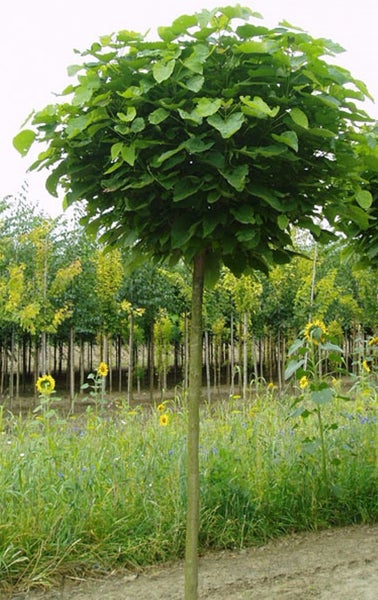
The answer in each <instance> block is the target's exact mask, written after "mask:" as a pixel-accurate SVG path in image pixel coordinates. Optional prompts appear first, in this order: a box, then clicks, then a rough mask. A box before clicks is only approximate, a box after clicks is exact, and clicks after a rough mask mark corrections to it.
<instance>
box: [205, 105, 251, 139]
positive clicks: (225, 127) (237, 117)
mask: <svg viewBox="0 0 378 600" xmlns="http://www.w3.org/2000/svg"><path fill="white" fill-rule="evenodd" d="M244 121H245V117H244V115H243V113H241V112H236V113H232V114H231V115H230V116H229V117H228V118H226V119H225V120H224V119H222V117H221V116H220V115H212V116H211V117H208V119H207V122H208V123H209V125H211V126H212V127H214V129H217V130H218V131H219V133H220V134H221V136H222V138H223V139H228V138H230V137H232V136H233V135H234V133H236V132H237V131H239V129H240V128H241V126H242V125H243V123H244Z"/></svg>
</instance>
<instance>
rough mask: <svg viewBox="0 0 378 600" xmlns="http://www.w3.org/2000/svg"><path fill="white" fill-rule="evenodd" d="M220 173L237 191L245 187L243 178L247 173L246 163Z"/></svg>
mask: <svg viewBox="0 0 378 600" xmlns="http://www.w3.org/2000/svg"><path fill="white" fill-rule="evenodd" d="M220 173H221V175H223V177H224V178H225V179H226V180H227V181H228V183H229V184H230V185H231V186H232V187H233V188H235V190H237V191H238V192H242V191H243V190H244V188H245V180H246V177H247V175H248V165H239V166H238V167H236V168H235V169H232V171H231V170H227V171H220Z"/></svg>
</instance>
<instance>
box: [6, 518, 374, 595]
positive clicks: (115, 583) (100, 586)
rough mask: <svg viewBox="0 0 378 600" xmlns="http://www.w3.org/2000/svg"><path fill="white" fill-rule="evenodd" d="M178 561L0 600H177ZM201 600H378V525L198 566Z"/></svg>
mask: <svg viewBox="0 0 378 600" xmlns="http://www.w3.org/2000/svg"><path fill="white" fill-rule="evenodd" d="M183 589H184V564H183V562H182V561H180V562H177V563H172V564H166V565H159V566H154V567H149V568H147V569H144V570H141V571H140V572H139V573H135V572H130V571H118V572H115V573H112V574H110V575H107V576H102V577H98V578H97V579H93V578H89V579H87V580H85V581H79V580H76V581H75V580H73V579H68V578H66V579H65V580H63V581H62V583H61V585H60V586H59V587H57V588H55V589H52V590H49V591H47V592H45V593H42V592H28V593H26V592H25V593H18V594H16V595H6V596H2V597H1V598H2V600H181V599H182V598H183ZM199 597H200V600H257V599H258V600H274V599H275V598H278V599H279V600H312V599H314V598H317V599H320V600H377V599H378V524H377V525H363V526H354V527H346V528H340V529H329V530H325V531H321V532H311V533H305V534H295V535H290V536H287V537H284V538H281V539H280V540H276V541H273V542H269V543H268V544H266V545H264V546H261V547H258V548H256V547H255V548H249V549H247V550H242V551H222V552H217V553H208V554H206V555H205V556H203V557H201V559H200V577H199Z"/></svg>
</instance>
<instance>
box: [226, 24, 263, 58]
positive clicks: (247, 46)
mask: <svg viewBox="0 0 378 600" xmlns="http://www.w3.org/2000/svg"><path fill="white" fill-rule="evenodd" d="M239 29H240V28H239ZM268 49H269V46H268V44H267V42H266V41H262V42H256V41H254V40H248V41H246V42H242V43H241V44H238V45H237V46H236V47H235V50H234V52H235V54H241V53H243V54H267V53H268Z"/></svg>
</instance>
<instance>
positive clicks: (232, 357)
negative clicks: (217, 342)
mask: <svg viewBox="0 0 378 600" xmlns="http://www.w3.org/2000/svg"><path fill="white" fill-rule="evenodd" d="M230 335H231V339H230V371H231V373H230V375H231V377H230V379H231V388H230V395H231V396H233V395H234V394H235V383H234V382H235V338H234V313H233V312H231V322H230Z"/></svg>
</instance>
